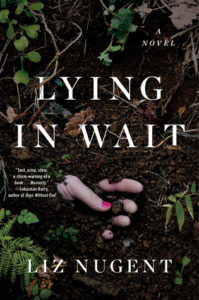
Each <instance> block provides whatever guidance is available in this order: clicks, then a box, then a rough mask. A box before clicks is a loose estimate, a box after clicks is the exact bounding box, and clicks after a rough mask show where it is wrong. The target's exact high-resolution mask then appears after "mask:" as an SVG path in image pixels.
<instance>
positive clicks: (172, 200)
mask: <svg viewBox="0 0 199 300" xmlns="http://www.w3.org/2000/svg"><path fill="white" fill-rule="evenodd" d="M168 199H169V200H170V201H171V202H174V203H175V202H176V198H175V196H173V195H170V196H169V197H168Z"/></svg>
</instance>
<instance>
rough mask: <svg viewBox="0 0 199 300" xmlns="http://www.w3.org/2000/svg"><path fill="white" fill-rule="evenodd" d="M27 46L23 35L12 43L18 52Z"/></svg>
mask: <svg viewBox="0 0 199 300" xmlns="http://www.w3.org/2000/svg"><path fill="white" fill-rule="evenodd" d="M28 45H29V41H28V39H27V37H25V35H22V36H21V37H20V39H18V40H15V41H14V46H15V48H16V49H17V50H18V51H23V50H24V49H25V48H27V47H28Z"/></svg>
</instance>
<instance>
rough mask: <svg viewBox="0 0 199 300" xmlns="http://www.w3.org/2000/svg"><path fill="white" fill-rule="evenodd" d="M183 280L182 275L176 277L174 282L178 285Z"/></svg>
mask: <svg viewBox="0 0 199 300" xmlns="http://www.w3.org/2000/svg"><path fill="white" fill-rule="evenodd" d="M182 282H183V280H182V277H176V278H175V279H174V283H175V284H177V285H181V284H182Z"/></svg>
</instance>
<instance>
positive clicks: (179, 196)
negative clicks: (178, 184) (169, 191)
mask: <svg viewBox="0 0 199 300" xmlns="http://www.w3.org/2000/svg"><path fill="white" fill-rule="evenodd" d="M175 196H176V197H177V198H182V196H183V193H182V192H180V193H177V194H175Z"/></svg>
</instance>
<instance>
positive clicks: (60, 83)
mask: <svg viewBox="0 0 199 300" xmlns="http://www.w3.org/2000/svg"><path fill="white" fill-rule="evenodd" d="M54 82H55V83H56V84H57V86H63V83H62V81H61V80H59V79H55V81H54Z"/></svg>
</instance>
